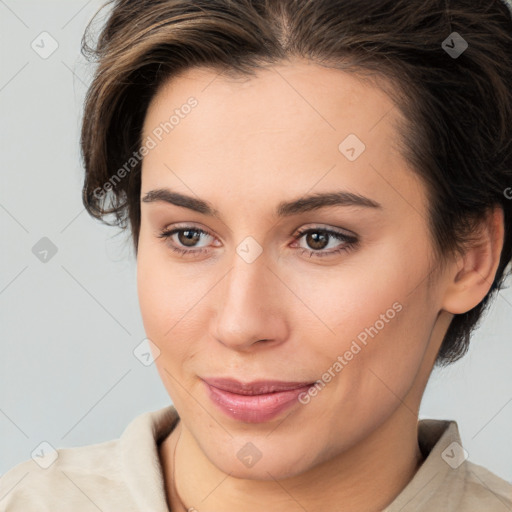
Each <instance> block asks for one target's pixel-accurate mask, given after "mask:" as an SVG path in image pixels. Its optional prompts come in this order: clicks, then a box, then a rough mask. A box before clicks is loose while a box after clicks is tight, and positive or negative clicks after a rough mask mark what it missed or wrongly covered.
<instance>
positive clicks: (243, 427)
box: [0, 0, 512, 512]
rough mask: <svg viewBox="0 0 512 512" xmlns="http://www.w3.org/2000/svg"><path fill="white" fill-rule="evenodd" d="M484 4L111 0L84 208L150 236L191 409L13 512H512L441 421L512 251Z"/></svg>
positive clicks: (145, 297) (167, 370)
mask: <svg viewBox="0 0 512 512" xmlns="http://www.w3.org/2000/svg"><path fill="white" fill-rule="evenodd" d="M473 4H474V3H473V2H464V1H462V0H458V1H454V2H451V4H448V3H446V2H444V1H443V2H441V1H438V0H428V1H421V2H420V1H414V2H411V1H410V0H398V1H397V0H394V1H385V0H379V1H374V2H361V0H358V1H356V0H338V1H335V0H330V1H327V0H314V1H313V0H273V1H271V0H236V1H235V0H194V1H186V2H185V1H184V0H159V1H157V0H153V1H151V0H147V1H138V2H134V1H127V0H117V1H114V2H112V5H111V7H112V11H111V12H110V15H109V18H108V20H107V23H106V25H105V27H104V28H103V30H102V32H101V34H100V37H99V40H98V45H97V48H96V49H95V50H94V51H93V50H91V49H90V48H89V47H88V46H87V44H85V43H84V51H90V52H92V53H93V54H94V55H95V56H96V57H97V58H98V62H99V66H98V69H97V73H96V75H95V77H94V80H93V82H92V84H91V86H90V88H89V91H88V95H87V99H86V104H85V111H84V119H83V127H82V139H81V143H82V151H83V158H84V164H85V172H86V174H85V184H84V189H83V192H84V194H83V199H84V204H85V205H86V207H87V209H88V211H89V213H90V214H91V215H93V216H94V217H97V218H101V219H103V220H104V221H105V222H109V221H108V216H109V215H113V216H114V217H113V219H112V218H111V219H110V223H114V224H117V225H119V226H121V227H123V228H127V229H130V230H131V234H132V237H133V246H134V249H135V252H136V255H137V276H138V292H139V301H140V306H141V313H142V318H143V322H144V327H145V329H146V333H147V337H148V339H149V340H150V342H149V344H150V347H151V349H152V354H153V358H154V360H155V364H156V365H157V368H158V371H159V373H160V375H161V377H162V380H163V383H164V385H165V387H166V389H167V390H168V392H169V395H170V397H171V399H172V401H173V404H174V406H172V407H171V406H169V407H166V408H164V409H161V410H159V411H154V412H151V413H146V414H143V415H141V416H139V417H137V418H135V419H134V420H133V422H132V423H131V424H130V425H129V426H128V427H127V429H126V430H125V432H124V433H123V435H122V436H121V438H120V439H119V440H112V441H109V442H105V443H101V444H97V445H91V446H86V447H77V448H71V449H60V450H58V453H57V454H56V457H54V459H55V460H52V461H51V462H50V461H49V463H48V464H47V465H46V466H47V467H46V468H37V469H34V464H33V462H32V461H26V462H24V463H22V464H20V465H18V466H16V467H15V468H13V469H12V470H11V471H9V472H8V473H7V474H6V475H5V476H4V477H3V478H2V480H1V484H0V485H1V490H2V493H0V497H2V496H3V500H2V501H0V504H1V505H2V506H3V507H4V508H3V510H7V511H16V510H20V511H21V510H23V511H30V510H60V509H62V510H64V509H65V510H68V509H72V510H75V511H82V510H84V511H85V510H96V509H98V510H103V511H106V510H116V511H119V510H123V511H131V510H134V511H135V510H140V511H159V512H160V511H166V510H172V511H173V512H174V511H184V510H197V511H199V512H203V511H205V512H206V511H219V510H222V511H224V512H229V511H232V510H244V511H256V510H258V511H259V510H267V511H272V512H273V511H276V512H277V511H283V510H285V511H294V510H297V511H299V510H307V511H313V510H332V511H334V510H350V511H352V512H354V511H356V512H357V511H361V512H362V511H366V512H369V511H381V510H386V511H388V512H398V511H417V510H422V511H434V510H435V511H438V510H443V511H455V510H458V511H477V510H478V511H481V510H493V511H501V510H503V511H506V510H510V509H512V486H511V485H510V484H509V483H507V482H506V481H504V480H503V479H501V478H499V477H498V476H496V475H494V474H492V473H491V472H490V471H488V470H487V469H485V468H483V467H481V466H477V465H476V464H473V463H471V462H469V461H468V460H467V453H466V452H465V450H464V448H463V447H462V445H461V441H460V437H459V434H458V427H457V424H456V422H454V421H443V420H422V421H420V422H418V410H419V406H420V403H421V398H422V394H423V392H424V389H425V386H426V384H427V381H428V378H429V376H430V373H431V371H432V369H433V367H434V366H435V365H439V366H442V365H447V364H449V363H451V362H454V361H456V360H458V359H459V358H460V357H462V356H463V355H464V354H465V352H466V351H467V349H468V343H469V339H470V333H471V331H472V329H473V328H474V327H475V325H476V323H477V321H478V319H479V318H480V316H481V314H482V312H483V311H484V309H485V307H486V306H487V305H488V304H489V300H490V299H491V298H492V296H493V295H495V293H496V292H497V291H498V290H499V289H500V286H501V285H502V283H503V281H504V279H505V277H506V275H507V268H508V267H507V265H508V264H509V263H510V261H511V259H512V230H511V222H512V201H511V197H512V190H511V188H510V186H511V183H512V145H511V143H510V141H511V140H512V126H511V123H510V118H511V115H512V88H511V84H512V17H511V15H510V12H509V11H508V10H507V6H506V4H505V3H503V2H501V1H486V2H484V1H482V2H480V4H479V5H473ZM508 270H510V269H509V268H508ZM24 475H25V476H24Z"/></svg>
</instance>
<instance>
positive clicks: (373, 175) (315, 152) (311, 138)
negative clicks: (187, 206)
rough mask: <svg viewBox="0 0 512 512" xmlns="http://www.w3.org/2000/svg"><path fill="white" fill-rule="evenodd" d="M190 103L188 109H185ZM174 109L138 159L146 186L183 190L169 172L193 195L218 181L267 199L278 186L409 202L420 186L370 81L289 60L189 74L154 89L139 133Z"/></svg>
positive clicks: (393, 116) (388, 107)
mask: <svg viewBox="0 0 512 512" xmlns="http://www.w3.org/2000/svg"><path fill="white" fill-rule="evenodd" d="M190 98H194V99H195V101H196V106H195V107H194V108H193V109H189V108H187V109H184V108H183V106H184V105H186V104H187V101H189V99H190ZM180 109H182V110H183V111H181V110H180ZM185 110H186V111H187V113H184V112H185ZM173 113H176V114H177V115H175V116H174V117H175V121H176V122H175V123H173V125H172V126H171V127H169V126H167V128H168V130H167V131H166V132H165V131H164V133H163V134H162V135H161V136H162V140H161V141H157V142H158V144H157V145H156V147H155V149H153V150H152V151H151V152H150V154H148V155H147V156H146V157H145V158H144V162H143V170H144V172H143V182H144V181H146V183H147V184H148V186H150V185H151V186H153V185H157V184H158V183H159V182H163V183H166V182H169V184H174V182H176V185H177V187H178V188H181V189H183V183H181V184H180V183H178V182H177V181H176V177H175V175H174V176H171V173H170V172H169V169H174V170H176V172H178V173H179V174H181V176H186V177H187V184H188V185H189V186H190V188H192V189H196V188H197V189H198V190H199V189H200V190H201V191H204V190H208V191H213V190H215V189H219V186H218V185H219V179H223V180H226V183H224V185H225V186H226V187H228V188H229V187H231V189H232V190H236V189H239V188H240V187H242V188H244V187H245V188H247V187H250V188H251V189H252V190H253V191H257V190H258V189H260V191H261V192H262V193H265V191H266V193H267V195H268V189H269V185H272V184H275V185H276V187H280V186H282V185H283V184H286V186H287V188H289V189H290V195H297V194H301V193H304V192H306V191H307V190H310V189H311V188H312V187H314V186H315V184H316V183H318V184H319V187H322V188H323V189H326V188H329V187H334V186H336V187H337V188H339V184H340V183H343V184H344V185H345V186H346V187H345V188H347V189H349V190H352V191H356V192H361V191H362V189H366V191H367V192H371V191H372V190H373V191H375V192H376V193H377V195H379V194H383V193H384V192H385V190H384V189H385V188H386V187H387V188H389V187H391V188H394V189H395V192H394V194H397V193H398V194H399V195H402V196H403V195H404V194H405V195H406V196H409V197H413V195H414V194H413V192H412V189H413V188H416V189H417V188H418V186H419V183H418V182H417V180H416V178H415V176H414V174H413V173H411V170H410V169H409V168H408V167H407V165H406V163H405V161H404V159H403V157H402V155H401V154H400V153H399V151H398V149H397V142H398V133H397V130H396V124H395V123H396V121H397V120H398V119H400V120H401V118H400V112H399V110H398V109H397V108H396V106H395V105H394V104H393V102H392V100H391V99H390V98H389V96H388V95H387V94H386V93H385V92H384V91H383V90H382V89H381V88H380V87H377V85H375V83H374V82H370V81H369V80H362V79H361V78H360V77H358V76H356V75H354V74H351V73H347V72H344V71H341V70H339V69H334V68H325V67H322V66H319V65H316V64H312V63H309V62H305V61H292V62H290V63H287V64H282V65H277V66H272V67H269V68H267V69H262V70H258V71H257V72H256V75H255V76H250V77H237V78H234V77H233V76H225V75H223V74H222V73H221V72H220V71H218V70H215V69H210V68H192V69H188V70H186V71H184V72H182V73H180V74H179V75H177V76H175V77H171V78H170V79H168V80H167V81H166V82H165V83H164V84H163V85H162V86H161V87H160V89H159V90H158V92H157V94H156V95H155V97H154V98H153V100H152V101H151V103H150V105H149V107H148V110H147V115H146V119H145V122H144V129H143V137H144V138H145V137H154V132H155V129H157V130H158V127H160V132H161V131H162V129H161V128H162V127H165V126H166V125H165V123H166V122H167V124H168V125H169V123H168V121H169V119H170V117H171V116H172V115H173ZM178 118H179V119H178ZM352 150H353V151H352ZM354 156H355V158H354ZM164 164H165V165H164ZM332 170H334V171H332ZM331 171H332V172H331ZM173 180H174V181H173ZM227 181H229V184H228V183H227ZM379 189H380V190H379ZM224 190H226V188H224ZM387 192H389V190H388V191H387ZM275 194H276V197H277V196H282V194H283V192H282V189H280V190H277V191H276V192H275ZM376 199H377V200H378V201H379V199H378V197H376ZM412 200H413V201H414V199H412ZM379 202H381V201H379Z"/></svg>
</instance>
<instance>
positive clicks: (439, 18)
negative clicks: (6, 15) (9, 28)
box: [81, 0, 512, 365]
mask: <svg viewBox="0 0 512 512" xmlns="http://www.w3.org/2000/svg"><path fill="white" fill-rule="evenodd" d="M104 7H111V8H112V9H111V12H110V14H109V16H108V19H107V21H106V23H105V25H104V27H103V28H102V30H101V33H100V34H99V38H98V41H97V44H96V45H95V47H92V46H91V45H90V44H89V43H88V42H87V39H88V38H89V37H90V32H91V26H92V22H93V21H94V20H95V18H93V20H91V23H89V25H88V27H87V29H86V31H85V34H84V37H83V40H82V53H83V54H84V55H85V56H87V57H89V58H92V59H93V60H95V61H96V62H97V63H98V66H97V69H96V73H95V76H94V79H93V81H92V83H91V85H90V87H89V89H88V92H87V96H86V100H85V109H84V116H83V125H82V134H81V150H82V158H83V162H84V167H85V182H84V187H83V202H84V205H85V207H86V209H87V211H88V212H89V213H90V214H91V215H92V216H94V217H96V218H99V219H101V220H103V222H105V223H107V224H109V225H117V226H119V227H121V228H123V229H125V228H126V227H127V226H128V224H129V225H130V227H131V232H132V237H133V246H134V248H135V252H137V247H138V245H137V243H138V235H139V229H140V202H139V201H140V197H139V196H140V170H141V160H140V158H135V156H140V155H139V154H138V153H137V151H138V149H139V148H140V144H141V128H142V125H143V122H144V118H145V114H146V110H147V107H148V105H149V102H150V100H151V99H152V97H153V96H154V95H155V93H156V91H157V90H158V87H159V86H160V85H161V84H162V83H163V81H164V80H166V79H168V78H170V77H172V76H177V75H178V73H179V72H181V71H183V70H186V69H187V68H191V67H194V66H208V67H211V68H214V69H218V70H221V71H223V72H225V73H227V74H228V75H231V76H252V75H254V74H255V71H257V70H258V68H262V67H264V66H269V65H272V64H275V63H280V62H283V61H285V60H286V59H287V58H289V57H292V56H293V57H295V56H298V57H302V58H306V59H310V60H311V61H313V62H314V63H316V64H319V65H325V66H329V67H337V68H339V69H343V70H344V71H348V72H354V73H357V74H359V75H361V76H362V75H365V76H369V77H373V79H375V80H376V81H377V80H378V83H379V84H380V85H381V86H383V87H385V86H384V84H385V82H386V81H387V82H388V83H392V84H394V85H395V87H393V88H391V89H389V90H386V92H387V93H388V94H390V96H391V97H392V99H393V101H394V102H395V104H396V106H397V107H398V110H399V111H400V112H401V113H402V114H403V119H405V120H406V122H405V123H403V125H402V126H401V129H400V130H399V135H400V137H399V138H400V142H401V148H402V151H403V156H404V157H405V158H406V160H407V161H408V162H409V163H410V165H411V167H412V168H413V169H414V171H415V172H416V173H417V174H418V175H419V176H420V177H421V178H422V180H423V182H424V183H425V185H426V188H427V194H428V199H429V205H430V212H429V225H430V229H431V233H432V239H433V245H434V248H435V251H436V254H438V255H440V256H441V257H442V258H441V259H443V258H444V257H446V256H447V255H449V254H453V253H454V252H457V251H462V250H463V248H464V247H465V244H467V243H468V242H469V241H470V240H471V235H472V234H473V235H474V230H475V229H476V226H477V225H478V222H479V221H481V220H482V219H483V218H484V216H485V215H486V213H488V211H489V210H490V208H492V207H495V206H499V207H501V208H502V209H503V211H504V216H505V241H504V247H503V250H502V253H501V259H500V263H499V267H498V270H497V273H496V276H495V279H494V282H493V283H492V286H491V289H490V291H489V293H488V294H487V296H486V297H485V298H484V300H483V301H482V302H481V303H480V304H478V305H477V306H476V307H474V308H473V309H471V310H470V311H468V312H466V313H464V314H460V315H455V317H454V318H453V320H452V322H451V324H450V327H449V329H448V332H447V334H446V336H445V339H444V340H443V343H442V346H441V348H440V351H439V354H438V358H437V360H436V364H437V365H445V364H448V363H450V362H453V361H456V360H457V359H459V358H460V357H462V355H464V354H465V352H466V351H467V349H468V345H469V339H470V333H471V332H472V330H473V329H474V328H475V327H476V325H477V322H478V321H479V319H480V317H481V315H482V313H483V312H484V310H485V308H486V307H487V306H488V302H489V299H490V297H491V295H493V294H494V293H495V292H496V291H497V290H499V289H500V288H501V287H502V285H503V281H504V279H505V277H506V274H507V269H506V267H507V265H508V264H509V262H510V261H511V257H512V228H511V226H512V200H511V198H512V189H511V188H510V187H511V186H512V122H511V119H512V89H511V87H512V85H511V84H512V20H511V16H510V13H509V12H508V10H507V7H506V6H505V5H504V4H502V2H501V1H500V0H487V1H484V0H480V1H479V2H476V1H475V0H453V1H451V2H448V0H137V1H135V0H133V1H132V0H112V1H110V2H108V3H107V4H105V6H104ZM104 7H103V8H104ZM103 8H102V9H103ZM102 9H100V11H101V10H102ZM454 32H457V33H458V34H460V36H462V38H463V39H464V40H465V41H466V42H467V44H468V47H467V49H466V50H465V51H464V52H463V53H462V54H461V55H458V56H454V55H449V54H448V51H445V50H446V46H444V47H442V43H443V41H445V40H447V41H448V42H449V46H453V44H454V43H453V39H451V40H450V38H449V37H451V38H453V37H454V34H453V33H454ZM443 44H447V43H443ZM381 79H382V80H381ZM128 161H129V162H130V165H129V166H128V167H127V165H126V163H127V162H128ZM122 169H124V170H122ZM507 191H509V194H507ZM109 215H114V220H113V221H112V222H110V221H108V220H107V219H106V216H109Z"/></svg>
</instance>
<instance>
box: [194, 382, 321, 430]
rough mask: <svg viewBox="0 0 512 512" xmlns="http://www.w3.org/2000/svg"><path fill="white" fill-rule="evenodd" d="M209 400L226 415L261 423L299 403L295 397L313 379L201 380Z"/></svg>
mask: <svg viewBox="0 0 512 512" xmlns="http://www.w3.org/2000/svg"><path fill="white" fill-rule="evenodd" d="M203 382H204V383H205V386H206V388H207V392H208V395H209V397H210V399H211V400H212V402H213V403H214V404H215V405H216V406H217V407H218V408H219V409H220V410H221V411H222V412H224V414H226V415H227V416H229V417H231V418H233V419H236V420H238V421H243V422H246V423H262V422H265V421H270V420H271V419H274V418H276V417H277V416H279V415H280V414H281V413H283V412H284V411H285V410H286V409H288V408H290V407H292V406H293V405H298V404H299V401H298V396H299V395H300V394H301V393H303V392H306V391H307V390H308V389H309V387H310V386H312V385H313V384H314V382H296V381H295V382H284V381H276V380H258V381H252V382H248V383H243V382H240V381H237V380H235V379H230V378H207V379H203Z"/></svg>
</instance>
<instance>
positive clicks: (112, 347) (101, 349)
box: [0, 0, 512, 481]
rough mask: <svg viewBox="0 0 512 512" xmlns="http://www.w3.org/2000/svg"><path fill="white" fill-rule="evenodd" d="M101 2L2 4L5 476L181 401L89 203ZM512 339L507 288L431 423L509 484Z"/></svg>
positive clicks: (443, 374)
mask: <svg viewBox="0 0 512 512" xmlns="http://www.w3.org/2000/svg"><path fill="white" fill-rule="evenodd" d="M100 5H102V2H101V1H97V0H90V1H89V2H87V1H85V0H78V1H77V0H67V1H65V2H64V1H60V2H59V1H56V0H55V1H28V0H22V1H15V0H0V37H1V44H0V55H1V66H0V73H1V75H0V108H1V112H2V116H1V121H2V122H1V128H0V129H1V132H0V140H1V144H2V146H1V149H2V151H1V165H2V169H1V173H0V176H1V178H0V179H1V184H0V225H1V242H0V244H1V265H0V321H1V347H2V357H1V359H0V433H1V435H0V474H2V473H4V472H6V471H7V470H8V469H10V468H11V467H13V466H14V465H16V464H18V463H19V462H21V461H23V460H26V459H28V458H30V455H31V453H32V451H33V450H34V448H35V447H36V446H38V445H39V443H40V442H42V441H48V442H49V443H50V444H52V445H53V446H54V447H57V448H61V447H70V446H80V445H86V444H92V443H98V442H102V441H106V440H110V439H113V438H116V437H119V436H120V435H121V433H122V432H123V430H124V428H125V427H126V426H127V425H128V423H129V422H130V421H131V420H132V419H133V418H134V417H135V416H136V415H138V414H140V413H142V412H144V411H149V410H154V409H157V408H160V407H164V406H166V405H168V404H169V403H170V398H169V397H168V395H167V392H166V391H165V389H164V387H163V385H162V384H161V382H160V378H159V376H158V373H157V372H156V369H155V367H154V365H151V366H144V365H143V364H142V363H141V362H140V361H139V360H138V359H137V358H136V357H135V356H134V354H133V350H134V349H135V348H136V347H137V346H138V345H139V344H140V343H141V341H142V340H143V339H144V337H145V336H144V329H143V326H142V321H141V318H140V313H139V307H138V302H137V291H136V279H135V276H136V273H135V261H134V257H133V253H132V251H131V247H130V246H129V244H128V243H127V242H126V240H127V235H124V234H121V235H116V231H115V229H114V228H111V229H109V228H107V227H104V226H102V225H101V224H100V223H99V222H98V221H94V220H92V219H91V218H89V216H88V215H87V213H86V212H85V210H84V208H83V206H82V203H81V186H82V169H81V164H80V159H79V150H78V141H79V128H80V119H81V115H82V103H83V97H84V94H85V91H86V86H87V84H88V83H89V81H90V77H91V72H92V66H91V65H88V64H86V63H85V60H84V59H83V57H82V56H81V55H80V38H81V35H82V33H83V30H84V28H85V25H86V23H87V21H88V20H89V19H90V18H91V17H92V15H93V14H94V12H95V11H96V9H97V8H98V7H99V6H100ZM44 31H46V32H48V33H49V34H50V35H51V37H52V38H53V39H54V40H56V41H57V43H58V45H59V46H58V48H57V50H56V51H55V52H54V53H53V54H52V55H50V56H49V57H48V58H46V59H43V58H41V57H40V55H39V54H38V53H36V51H34V49H32V47H31V43H32V41H34V40H36V42H37V41H40V39H41V38H39V35H40V34H41V33H42V32H44ZM46 37H47V36H46ZM39 45H40V46H42V43H40V42H39ZM49 48H50V40H49V39H45V48H44V49H46V50H48V49H49ZM42 50H43V48H42V49H41V51H42ZM43 237H47V238H49V239H50V240H51V242H52V243H53V244H54V245H55V246H56V248H57V253H56V254H55V255H53V256H52V257H50V255H51V253H50V254H49V255H48V257H47V259H48V261H47V262H42V261H40V260H39V259H38V258H37V257H36V256H35V255H34V254H33V252H32V248H33V247H34V245H36V244H37V243H38V242H39V241H40V240H41V238H43ZM39 243H41V242H39ZM508 284H509V286H510V282H509V283H508ZM511 332H512V293H511V290H510V289H507V290H505V291H504V292H502V293H501V294H500V295H499V297H498V298H497V300H496V302H495V304H494V305H493V308H492V309H491V311H490V313H489V314H488V315H487V317H486V318H485V320H484V322H483V326H482V327H481V328H480V329H479V330H478V331H477V332H476V333H475V336H474V338H473V344H472V347H471V350H470V353H469V354H468V355H467V356H466V357H465V358H464V359H463V360H462V361H460V362H459V363H456V364H455V365H453V366H452V367H449V368H447V369H444V370H442V371H436V372H435V373H434V375H433V376H432V377H431V380H430V382H429V385H428V387H427V391H426V393H425V397H424V401H423V404H422V408H421V415H420V417H422V418H424V417H431V418H444V419H454V420H456V421H457V422H458V424H459V429H460V432H461V436H462V441H463V444H464V447H465V449H466V450H467V452H468V453H469V459H470V460H472V461H473V462H476V463H477V464H481V465H483V466H486V467H487V468H489V469H490V470H491V471H493V472H495V473H497V474H498V475H499V476H501V477H502V478H505V479H507V480H509V481H511V480H512V463H511V461H512V442H511V436H512V435H511V432H512V430H511V426H512V372H511V371H510V368H511V364H510V361H511V360H512V344H511V343H510V339H511Z"/></svg>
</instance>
